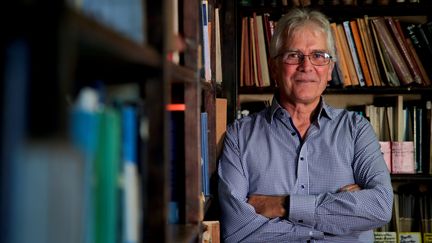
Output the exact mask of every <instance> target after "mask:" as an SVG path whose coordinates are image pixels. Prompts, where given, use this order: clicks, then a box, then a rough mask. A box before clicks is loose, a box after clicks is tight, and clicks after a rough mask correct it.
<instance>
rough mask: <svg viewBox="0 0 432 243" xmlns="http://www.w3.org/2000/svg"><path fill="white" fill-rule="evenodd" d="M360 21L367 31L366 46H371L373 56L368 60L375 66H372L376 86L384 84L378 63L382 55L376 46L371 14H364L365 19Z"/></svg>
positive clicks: (365, 31)
mask: <svg viewBox="0 0 432 243" xmlns="http://www.w3.org/2000/svg"><path fill="white" fill-rule="evenodd" d="M360 23H361V24H360V26H362V24H363V25H364V33H365V39H366V41H365V43H367V44H366V46H368V47H369V48H368V49H370V50H369V51H370V55H371V57H370V59H368V60H369V61H371V65H370V66H371V67H373V68H372V71H373V72H372V78H373V81H374V85H375V86H383V85H384V83H383V80H382V76H381V75H382V74H381V73H380V68H379V63H378V60H379V58H380V57H379V54H378V53H377V46H376V44H377V43H375V41H374V35H373V32H372V30H371V28H372V27H371V25H370V22H369V16H368V15H364V16H363V21H361V20H360ZM361 33H362V32H361Z"/></svg>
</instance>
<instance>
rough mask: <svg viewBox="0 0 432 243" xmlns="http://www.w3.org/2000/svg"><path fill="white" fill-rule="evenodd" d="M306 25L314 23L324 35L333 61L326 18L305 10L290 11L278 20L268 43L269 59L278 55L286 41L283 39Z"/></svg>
mask: <svg viewBox="0 0 432 243" xmlns="http://www.w3.org/2000/svg"><path fill="white" fill-rule="evenodd" d="M308 23H314V24H315V25H316V26H317V27H318V30H320V31H322V32H324V33H325V34H326V36H327V49H328V51H329V52H330V55H331V56H332V57H333V59H335V58H336V57H335V47H334V40H333V35H332V32H331V29H330V22H329V20H328V18H327V17H326V16H325V15H324V14H323V13H321V12H318V11H315V10H310V9H306V8H294V9H291V10H290V11H289V12H288V13H287V14H285V15H284V16H282V17H281V18H280V19H279V21H278V22H277V25H276V28H275V31H274V34H273V37H272V40H271V43H270V57H271V58H275V57H276V56H277V55H278V54H280V53H279V52H280V51H281V49H282V48H283V45H284V44H285V41H286V40H285V39H284V38H286V37H288V36H290V35H291V34H292V33H293V32H294V31H295V30H296V29H298V28H299V27H302V26H304V25H306V24H308Z"/></svg>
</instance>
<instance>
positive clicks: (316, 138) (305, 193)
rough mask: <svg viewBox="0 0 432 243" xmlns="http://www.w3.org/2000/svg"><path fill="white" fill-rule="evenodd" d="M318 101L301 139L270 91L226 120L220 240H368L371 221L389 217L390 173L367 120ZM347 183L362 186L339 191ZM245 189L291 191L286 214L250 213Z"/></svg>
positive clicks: (248, 191)
mask: <svg viewBox="0 0 432 243" xmlns="http://www.w3.org/2000/svg"><path fill="white" fill-rule="evenodd" d="M320 104H321V105H320V108H321V109H320V111H319V114H318V116H317V119H316V120H315V121H314V122H313V123H312V124H311V126H310V128H309V130H308V131H307V133H306V136H305V138H304V140H302V139H301V137H300V135H299V133H298V131H297V130H296V128H295V127H294V125H293V122H292V120H291V117H290V114H289V113H288V112H287V111H286V110H285V109H283V108H282V107H281V106H280V105H279V104H278V102H277V99H275V98H274V99H273V101H272V105H271V106H270V107H268V108H266V109H264V110H262V111H260V112H258V113H255V114H252V115H250V116H247V117H244V118H242V119H239V120H236V121H234V122H233V123H232V124H230V125H229V126H228V128H227V132H226V136H225V145H224V149H223V152H222V154H221V157H220V160H219V166H218V173H219V200H220V206H221V230H222V237H223V239H224V241H225V242H331V243H336V242H344V243H346V242H349V243H352V242H373V231H372V229H374V228H376V227H379V226H381V225H384V224H386V223H387V222H388V221H389V220H390V219H391V213H392V204H393V190H392V185H391V180H390V175H389V172H388V169H387V167H386V164H385V162H384V159H383V156H382V153H381V151H380V145H379V143H378V140H377V138H376V135H375V133H374V131H373V129H372V127H371V125H370V123H369V122H368V121H367V120H366V119H365V118H364V117H362V116H361V115H358V114H357V113H354V112H350V111H347V110H344V109H335V108H333V107H330V106H328V105H327V104H326V103H325V102H324V100H323V99H321V103H320ZM352 183H356V184H358V185H359V186H360V187H361V188H362V190H360V191H355V192H337V191H338V189H339V188H341V187H343V186H345V185H348V184H352ZM250 194H262V195H287V194H289V195H290V208H289V217H288V218H287V219H283V218H273V219H269V218H266V217H264V216H262V215H259V214H257V213H255V210H254V208H253V207H252V206H251V205H250V204H248V203H247V198H248V195H250Z"/></svg>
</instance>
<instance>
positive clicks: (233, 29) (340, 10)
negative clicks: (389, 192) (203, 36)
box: [222, 1, 432, 193]
mask: <svg viewBox="0 0 432 243" xmlns="http://www.w3.org/2000/svg"><path fill="white" fill-rule="evenodd" d="M288 2H289V6H281V5H280V2H275V1H273V2H271V1H270V2H259V1H258V2H254V1H241V2H238V3H233V2H231V1H223V8H224V11H223V15H224V17H223V18H222V19H223V20H224V21H225V23H224V25H225V26H227V28H226V29H225V32H224V33H225V35H224V36H223V38H224V40H223V43H224V50H223V57H224V62H223V64H224V66H223V69H224V82H223V85H222V93H223V94H225V95H226V97H228V121H229V122H232V121H234V120H235V119H236V117H237V114H238V112H239V111H240V110H241V107H242V104H245V107H249V106H250V105H252V104H256V105H257V106H263V104H264V102H267V101H269V100H271V98H272V97H273V94H274V91H275V87H253V86H251V87H240V63H241V38H242V37H241V36H242V31H241V28H242V18H243V17H245V16H246V17H249V16H252V15H253V13H256V14H264V13H269V14H270V17H269V18H270V19H271V20H277V19H279V17H280V16H281V15H283V14H284V13H286V12H287V11H288V10H289V9H290V8H291V7H292V5H291V2H290V1H288ZM317 2H318V1H312V5H311V6H309V7H310V8H314V9H318V10H321V11H322V12H323V13H324V14H326V15H327V16H328V17H329V19H330V21H331V22H337V23H340V22H341V21H343V20H351V19H353V18H359V17H363V16H364V15H368V16H397V17H399V18H400V19H403V20H406V21H412V23H416V24H419V23H424V22H427V21H431V19H432V18H431V17H432V16H431V13H432V4H431V3H430V2H429V1H422V2H421V3H419V4H410V3H409V2H408V1H406V3H403V4H396V3H395V1H391V3H390V4H389V5H387V6H381V5H377V4H376V1H374V4H371V5H363V4H362V2H363V1H357V3H358V5H357V6H347V5H343V4H340V5H331V4H330V3H329V2H330V1H321V2H325V4H324V5H321V6H318V5H316V3H317ZM241 3H243V5H241ZM272 4H273V5H272ZM383 96H402V97H403V99H404V100H409V101H410V102H413V100H414V101H415V100H417V101H418V102H419V104H422V105H424V102H425V101H427V100H432V88H431V86H427V85H426V86H419V85H410V86H399V87H390V86H385V87H381V86H380V87H378V86H375V87H352V86H347V87H339V86H330V87H328V88H327V89H326V91H325V92H324V98H325V99H326V101H327V100H328V101H330V102H329V103H330V104H331V105H335V104H336V107H340V108H346V107H347V105H365V104H371V103H372V102H373V100H374V98H375V97H383ZM424 140H430V135H429V136H425V139H424ZM428 160H429V158H426V159H425V160H424V163H428V162H429V163H430V161H428ZM391 178H392V181H393V182H394V183H396V184H398V185H400V184H407V183H414V184H419V185H421V184H425V183H426V184H428V185H430V181H431V178H432V176H431V175H429V174H428V173H423V174H393V175H391ZM395 190H396V188H395ZM428 193H430V192H428Z"/></svg>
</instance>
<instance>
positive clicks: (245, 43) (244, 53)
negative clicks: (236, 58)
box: [240, 17, 252, 87]
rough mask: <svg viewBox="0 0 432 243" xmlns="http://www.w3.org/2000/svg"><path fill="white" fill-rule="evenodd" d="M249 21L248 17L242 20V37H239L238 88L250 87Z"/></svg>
mask: <svg viewBox="0 0 432 243" xmlns="http://www.w3.org/2000/svg"><path fill="white" fill-rule="evenodd" d="M248 22H249V20H248V17H243V18H242V36H241V50H240V51H241V56H240V87H243V86H252V81H251V79H252V76H251V71H252V68H251V62H250V60H251V58H250V53H251V50H250V46H249V42H250V39H249V27H248V26H249V23H248Z"/></svg>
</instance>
